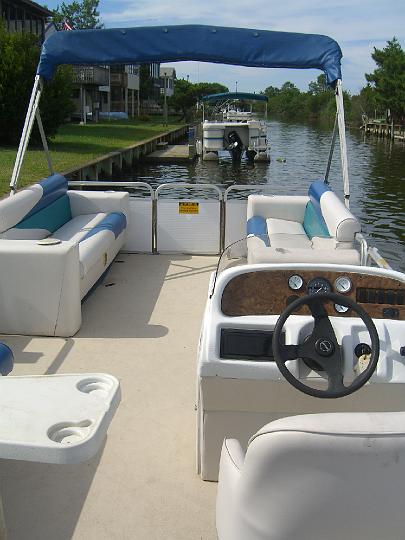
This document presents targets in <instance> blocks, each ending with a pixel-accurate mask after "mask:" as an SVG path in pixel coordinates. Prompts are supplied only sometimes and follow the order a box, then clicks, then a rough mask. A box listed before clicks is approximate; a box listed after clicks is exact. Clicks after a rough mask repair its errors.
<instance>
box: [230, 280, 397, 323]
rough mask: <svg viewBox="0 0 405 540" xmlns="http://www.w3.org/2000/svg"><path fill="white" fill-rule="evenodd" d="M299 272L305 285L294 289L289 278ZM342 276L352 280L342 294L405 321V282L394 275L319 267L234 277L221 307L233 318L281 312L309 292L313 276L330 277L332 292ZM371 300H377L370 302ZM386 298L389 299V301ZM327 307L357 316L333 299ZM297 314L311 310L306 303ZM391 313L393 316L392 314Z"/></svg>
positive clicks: (379, 315) (382, 315) (373, 314)
mask: <svg viewBox="0 0 405 540" xmlns="http://www.w3.org/2000/svg"><path fill="white" fill-rule="evenodd" d="M297 274H298V275H299V276H301V277H302V279H303V281H304V284H303V286H302V287H301V289H300V290H298V291H293V290H291V289H290V287H289V285H288V279H289V278H290V277H291V276H292V275H297ZM340 276H347V277H349V278H350V280H351V282H352V288H351V290H350V291H349V292H348V293H346V294H343V296H344V297H348V298H351V299H352V300H354V301H355V302H357V303H358V304H359V305H360V306H362V308H363V309H364V310H365V311H366V312H367V313H368V314H369V315H370V316H371V317H374V318H378V319H383V318H388V319H396V320H401V321H403V320H405V305H404V304H405V300H404V298H405V284H404V283H402V282H401V281H399V280H396V279H393V278H388V277H384V276H376V275H370V274H366V273H364V274H358V273H355V272H326V271H320V270H305V271H304V270H297V271H296V272H295V271H294V270H274V271H272V270H263V271H257V272H247V273H246V274H240V275H238V276H236V277H234V278H233V279H231V281H229V283H227V285H226V286H225V289H224V291H223V294H222V301H221V309H222V312H223V313H224V315H228V316H230V317H238V316H243V315H279V314H280V313H281V312H282V311H283V310H284V309H285V307H286V305H287V304H288V303H289V302H290V301H291V300H292V297H295V298H300V297H302V296H304V295H306V294H307V284H308V282H309V281H310V280H311V279H313V278H324V279H326V280H328V282H329V283H330V285H331V287H332V292H336V290H335V286H334V283H335V280H336V279H337V278H338V277H340ZM373 290H374V291H375V292H376V294H375V295H374V294H371V293H370V294H368V292H370V291H373ZM365 291H368V292H367V294H366V296H367V297H366V298H365V297H364V295H365ZM380 293H381V294H380ZM374 296H375V298H374ZM361 300H366V301H361ZM370 300H376V301H375V302H374V303H371V301H370ZM387 300H390V303H388V302H387ZM379 302H382V303H379ZM391 302H392V303H391ZM401 303H402V304H401ZM325 307H326V310H327V312H328V314H329V315H333V316H336V317H353V316H355V314H354V313H353V311H351V310H349V311H348V312H347V313H337V312H336V310H335V308H334V305H333V304H332V303H331V302H327V303H325ZM296 313H297V314H309V310H308V308H307V307H306V306H304V307H302V308H301V309H300V310H297V312H296ZM390 314H391V315H392V316H389V315H390Z"/></svg>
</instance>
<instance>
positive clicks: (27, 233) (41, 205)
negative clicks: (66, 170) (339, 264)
mask: <svg viewBox="0 0 405 540" xmlns="http://www.w3.org/2000/svg"><path fill="white" fill-rule="evenodd" d="M67 190H68V182H67V180H66V178H65V177H64V176H62V175H60V174H54V175H52V176H49V177H48V178H45V179H44V180H42V181H41V182H39V183H38V184H34V185H33V186H30V187H27V188H25V189H24V190H22V191H19V192H18V193H16V194H15V195H13V196H12V197H8V198H6V199H3V200H1V201H0V238H7V239H10V240H21V239H22V240H42V239H43V238H46V237H47V236H49V235H51V234H52V233H53V232H55V231H56V230H57V229H59V228H60V227H62V225H64V224H65V223H67V222H68V221H69V220H70V219H72V213H71V209H70V202H69V197H68V195H67Z"/></svg>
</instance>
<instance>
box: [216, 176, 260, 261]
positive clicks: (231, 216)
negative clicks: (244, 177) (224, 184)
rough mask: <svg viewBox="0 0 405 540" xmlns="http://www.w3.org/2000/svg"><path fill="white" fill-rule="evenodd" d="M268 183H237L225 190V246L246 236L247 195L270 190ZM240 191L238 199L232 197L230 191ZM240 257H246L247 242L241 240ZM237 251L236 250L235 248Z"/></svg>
mask: <svg viewBox="0 0 405 540" xmlns="http://www.w3.org/2000/svg"><path fill="white" fill-rule="evenodd" d="M268 188H269V186H268V185H267V184H266V185H252V186H247V185H235V186H230V187H229V188H228V189H227V190H226V191H225V196H224V201H225V216H226V217H225V247H227V246H229V245H231V244H233V243H234V242H237V241H238V240H241V239H242V238H245V237H246V211H247V197H248V196H249V195H251V194H252V193H257V192H263V191H266V190H268ZM232 191H233V192H236V191H237V192H239V193H238V198H237V199H230V198H229V193H230V192H232ZM239 246H240V248H239V249H240V250H241V251H240V252H239V251H238V252H237V256H238V257H246V255H247V253H246V242H240V243H239ZM234 251H235V250H234Z"/></svg>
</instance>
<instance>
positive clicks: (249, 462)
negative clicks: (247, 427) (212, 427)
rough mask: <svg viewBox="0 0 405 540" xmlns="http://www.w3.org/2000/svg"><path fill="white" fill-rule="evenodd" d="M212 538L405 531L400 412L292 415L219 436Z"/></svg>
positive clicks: (314, 537)
mask: <svg viewBox="0 0 405 540" xmlns="http://www.w3.org/2000/svg"><path fill="white" fill-rule="evenodd" d="M216 520H217V531H218V538H219V540H354V539H356V540H363V539H364V540H366V539H367V540H382V539H384V540H400V539H403V538H405V528H404V521H405V412H394V413H392V412H387V413H335V414H312V415H303V416H293V417H288V418H283V419H281V420H277V421H275V422H271V423H270V424H267V425H266V426H264V427H263V428H262V429H261V430H260V431H258V432H257V433H256V434H255V435H254V436H253V437H252V438H251V439H250V441H249V444H248V448H247V451H246V455H245V453H244V451H243V450H242V447H241V445H240V443H239V441H237V440H235V439H225V441H224V444H223V447H222V454H221V463H220V473H219V485H218V496H217V518H216Z"/></svg>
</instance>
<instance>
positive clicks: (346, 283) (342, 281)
mask: <svg viewBox="0 0 405 540" xmlns="http://www.w3.org/2000/svg"><path fill="white" fill-rule="evenodd" d="M335 289H336V291H337V292H338V293H340V294H346V293H348V292H349V291H351V289H352V282H351V280H350V278H348V277H347V276H340V277H338V278H337V279H336V281H335Z"/></svg>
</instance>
